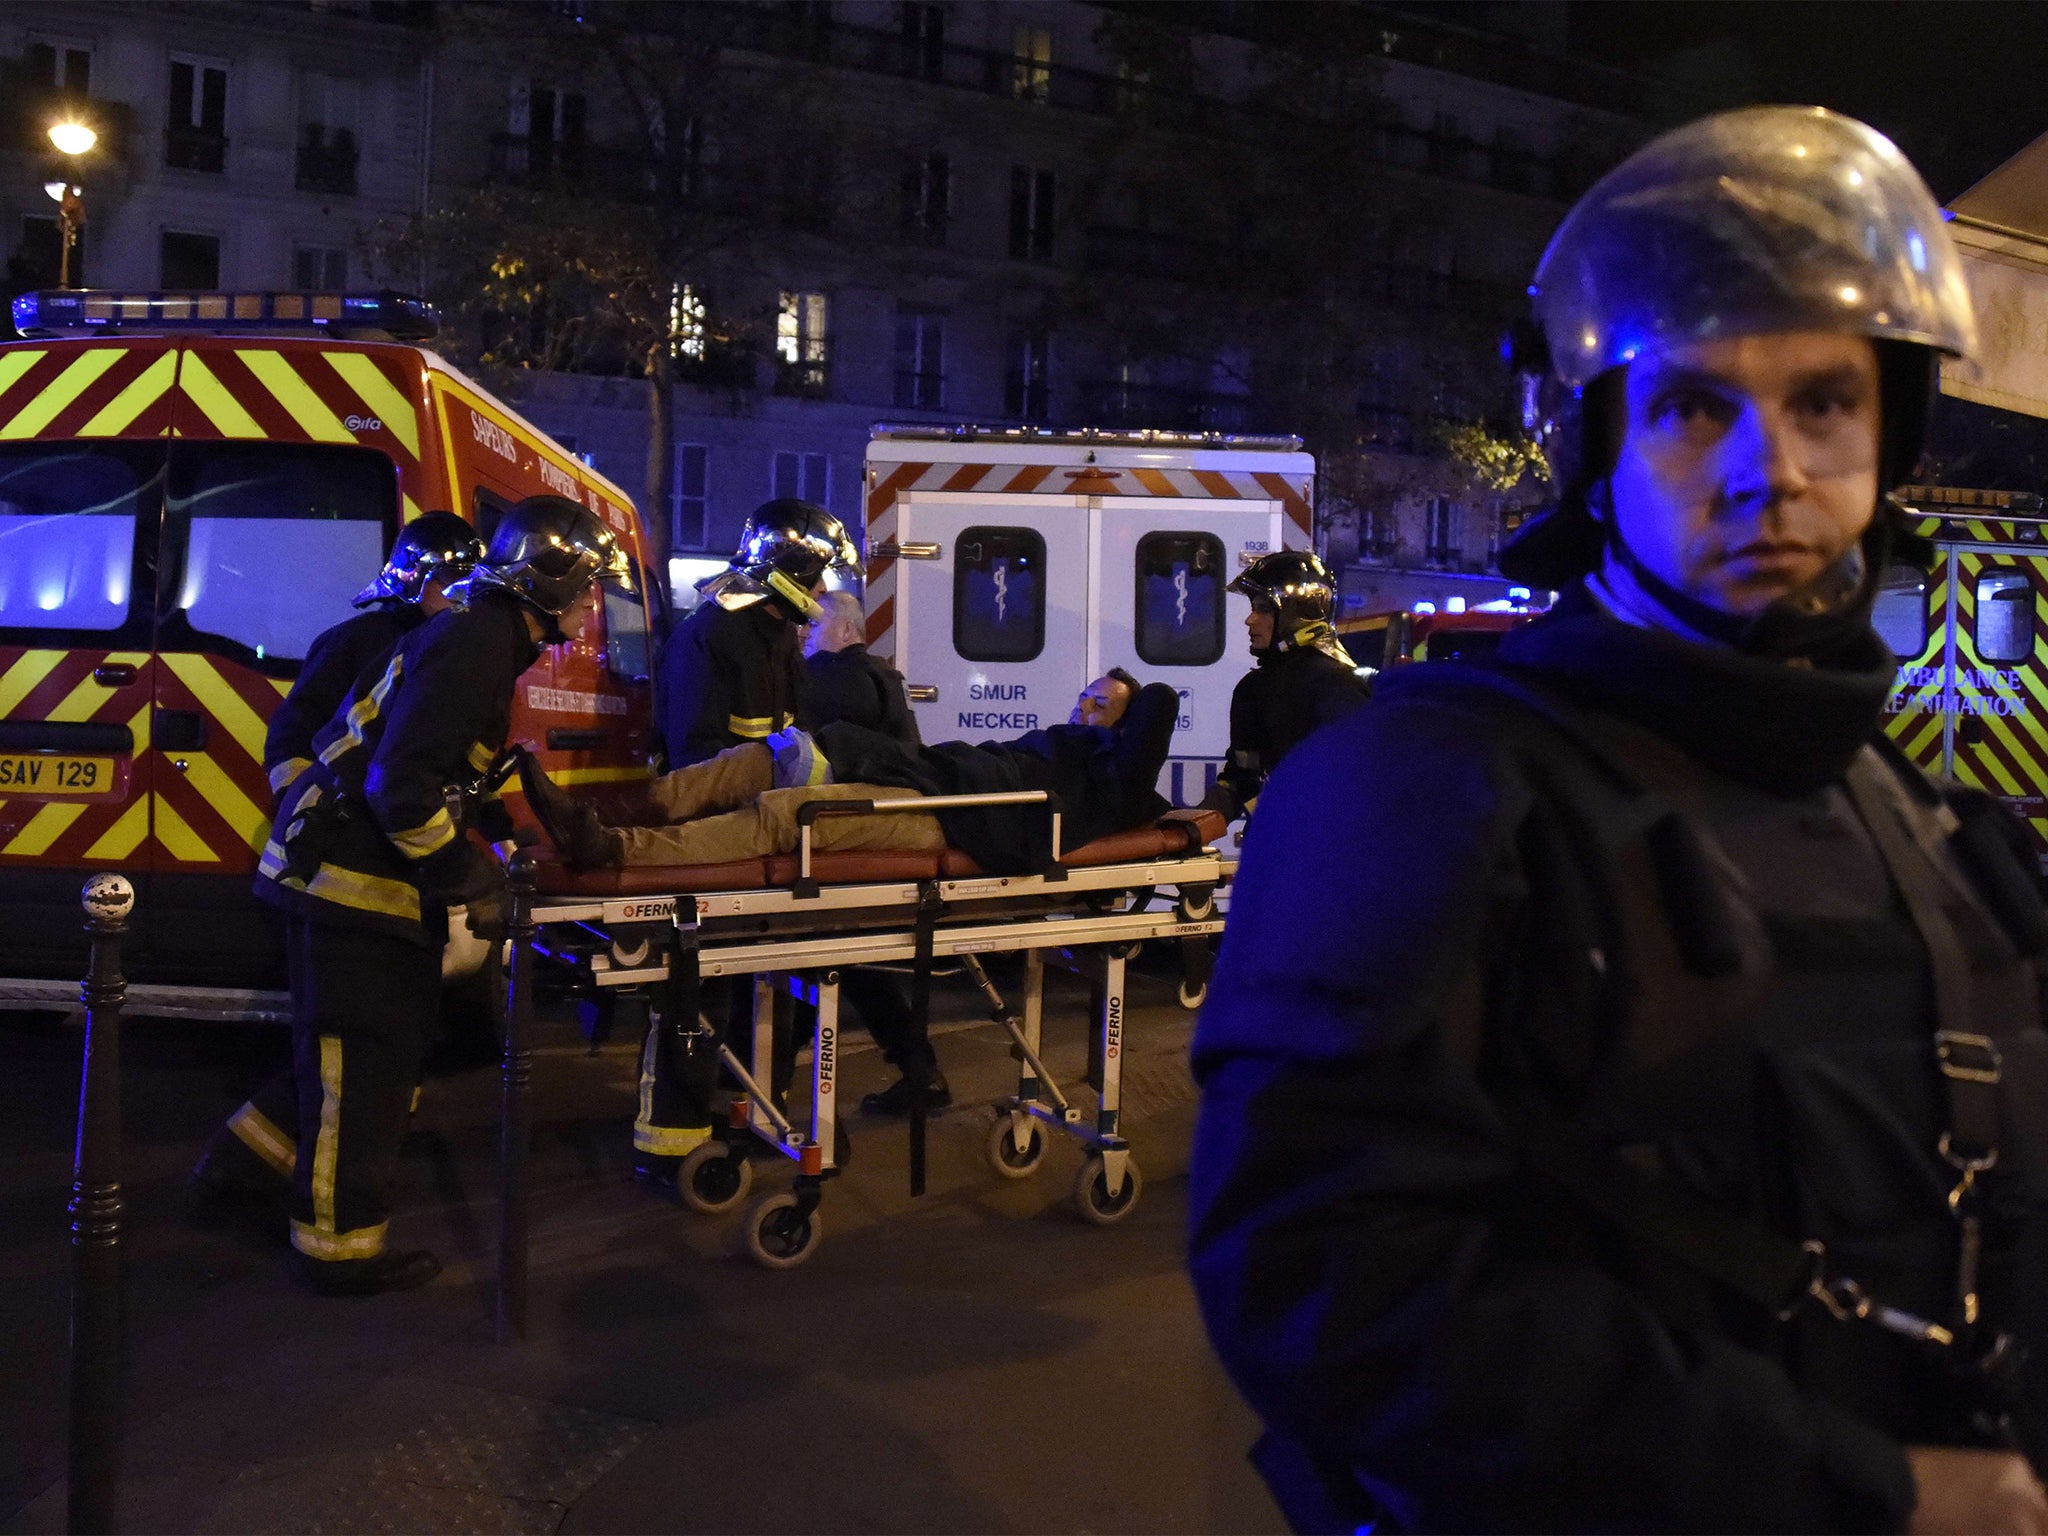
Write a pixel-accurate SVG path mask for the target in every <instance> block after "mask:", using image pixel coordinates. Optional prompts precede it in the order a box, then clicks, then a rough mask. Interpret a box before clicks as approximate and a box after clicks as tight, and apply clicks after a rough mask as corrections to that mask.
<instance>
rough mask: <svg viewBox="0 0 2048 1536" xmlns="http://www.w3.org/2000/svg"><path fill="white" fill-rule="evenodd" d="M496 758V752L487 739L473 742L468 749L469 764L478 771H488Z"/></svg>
mask: <svg viewBox="0 0 2048 1536" xmlns="http://www.w3.org/2000/svg"><path fill="white" fill-rule="evenodd" d="M497 760H498V752H497V749H496V748H495V747H493V746H492V745H491V744H490V743H489V742H488V741H479V742H473V743H471V745H470V749H469V766H470V767H472V768H474V769H475V770H476V771H477V772H478V773H489V772H490V771H491V764H493V763H495V762H496V761H497Z"/></svg>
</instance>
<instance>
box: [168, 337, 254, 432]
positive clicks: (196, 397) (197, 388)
mask: <svg viewBox="0 0 2048 1536" xmlns="http://www.w3.org/2000/svg"><path fill="white" fill-rule="evenodd" d="M178 356H179V359H180V362H179V365H178V383H179V385H180V386H181V387H182V388H183V389H184V391H185V398H186V399H187V400H190V401H191V402H192V403H193V404H194V405H196V406H198V407H199V409H200V410H201V411H202V412H204V413H205V415H206V419H207V420H208V421H210V422H212V423H213V429H214V431H216V432H218V433H219V434H220V435H221V436H222V437H262V436H263V435H264V433H263V429H262V428H261V427H259V426H257V425H256V418H255V417H254V416H251V415H250V414H249V413H248V412H247V411H245V410H243V409H242V403H241V401H239V400H237V399H236V398H235V397H234V396H233V395H231V394H229V393H228V392H227V389H226V387H225V386H223V385H222V383H221V381H220V380H219V379H216V378H215V377H214V376H213V370H212V369H210V368H208V367H207V366H206V364H205V363H204V362H203V361H202V360H201V359H200V356H199V354H198V353H197V352H191V351H185V352H181V353H179V354H178Z"/></svg>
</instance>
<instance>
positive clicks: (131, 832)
mask: <svg viewBox="0 0 2048 1536" xmlns="http://www.w3.org/2000/svg"><path fill="white" fill-rule="evenodd" d="M147 836H149V796H147V795H137V796H136V797H135V799H134V800H133V801H131V802H130V803H129V806H128V809H127V810H125V811H123V812H122V813H121V816H120V819H119V820H118V821H116V822H115V823H114V824H113V825H112V826H111V827H109V828H107V830H106V831H104V832H102V833H101V834H100V835H99V838H98V839H97V840H96V841H95V842H94V843H93V845H92V846H91V847H90V848H88V849H86V850H85V856H86V857H87V858H88V859H125V858H127V857H128V855H129V854H131V853H133V852H134V851H135V850H136V849H138V848H140V847H141V846H142V840H143V839H144V838H145V837H147Z"/></svg>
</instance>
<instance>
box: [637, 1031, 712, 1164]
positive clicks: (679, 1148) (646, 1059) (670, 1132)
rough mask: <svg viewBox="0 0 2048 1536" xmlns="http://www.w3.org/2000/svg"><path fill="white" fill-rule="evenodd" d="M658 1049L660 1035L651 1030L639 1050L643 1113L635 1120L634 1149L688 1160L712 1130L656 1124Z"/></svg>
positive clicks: (695, 1126) (654, 1154) (656, 1155)
mask: <svg viewBox="0 0 2048 1536" xmlns="http://www.w3.org/2000/svg"><path fill="white" fill-rule="evenodd" d="M659 1049H660V1044H659V1032H658V1031H656V1030H649V1031H648V1032H647V1040H646V1043H645V1044H643V1045H642V1046H641V1047H640V1113H639V1114H637V1115H635V1116H634V1117H633V1147H634V1150H636V1151H639V1152H646V1153H649V1154H651V1155H652V1156H655V1157H687V1156H688V1155H689V1154H690V1153H692V1152H694V1151H696V1150H697V1148H699V1147H701V1146H703V1145H704V1143H705V1142H707V1141H709V1140H710V1139H711V1127H710V1126H708V1125H683V1126H675V1125H656V1124H655V1123H654V1058H655V1052H656V1051H658V1050H659Z"/></svg>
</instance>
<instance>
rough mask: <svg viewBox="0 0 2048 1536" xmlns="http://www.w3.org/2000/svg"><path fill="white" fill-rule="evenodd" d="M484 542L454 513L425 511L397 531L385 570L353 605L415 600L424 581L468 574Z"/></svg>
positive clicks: (481, 550) (359, 595)
mask: <svg viewBox="0 0 2048 1536" xmlns="http://www.w3.org/2000/svg"><path fill="white" fill-rule="evenodd" d="M483 553H484V541H483V540H482V539H480V538H478V537H477V536H476V530H475V529H474V528H472V527H470V526H469V524H468V523H466V522H464V521H463V520H462V519H461V518H459V517H457V516H456V515H455V514H454V513H453V512H427V513H423V514H422V515H420V516H419V517H416V518H414V519H413V520H412V521H411V522H409V523H407V524H406V525H405V526H404V527H403V528H401V529H399V530H398V537H397V539H395V540H394V541H393V542H392V545H391V555H390V558H389V559H387V560H386V561H385V562H384V569H383V570H381V571H379V572H378V573H377V579H376V580H375V581H373V582H371V583H370V584H369V585H368V586H367V587H364V588H363V590H362V591H360V592H358V593H357V594H356V596H355V606H356V607H358V608H367V607H369V606H370V604H372V603H377V602H387V601H389V602H400V603H417V602H418V601H419V600H420V598H421V597H422V596H424V595H425V593H426V590H427V583H428V581H430V580H431V579H433V578H434V577H436V576H443V575H445V576H446V577H447V578H448V583H453V582H454V581H456V580H459V579H460V578H462V577H464V576H467V575H468V574H469V573H470V571H471V570H473V569H474V568H475V566H476V563H477V561H479V560H480V559H482V558H483Z"/></svg>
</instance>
